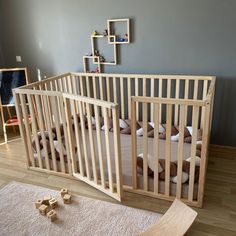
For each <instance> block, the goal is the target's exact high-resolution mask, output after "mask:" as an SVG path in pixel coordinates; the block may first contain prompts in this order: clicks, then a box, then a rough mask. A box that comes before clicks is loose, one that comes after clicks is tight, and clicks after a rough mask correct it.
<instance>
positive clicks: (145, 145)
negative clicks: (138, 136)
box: [143, 103, 148, 191]
mask: <svg viewBox="0 0 236 236" xmlns="http://www.w3.org/2000/svg"><path fill="white" fill-rule="evenodd" d="M147 125H148V120H147V103H143V188H144V190H145V191H148V140H147Z"/></svg>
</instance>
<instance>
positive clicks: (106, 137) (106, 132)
mask: <svg viewBox="0 0 236 236" xmlns="http://www.w3.org/2000/svg"><path fill="white" fill-rule="evenodd" d="M103 114H104V125H105V140H106V154H107V167H108V180H109V189H110V191H111V192H114V188H113V176H112V163H111V152H110V141H109V128H108V127H109V126H108V125H109V121H108V110H107V108H105V107H103Z"/></svg>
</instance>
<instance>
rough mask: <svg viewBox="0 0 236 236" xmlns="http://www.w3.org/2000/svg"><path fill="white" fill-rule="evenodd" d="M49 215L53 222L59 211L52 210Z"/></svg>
mask: <svg viewBox="0 0 236 236" xmlns="http://www.w3.org/2000/svg"><path fill="white" fill-rule="evenodd" d="M47 217H48V218H49V219H50V220H51V222H53V221H55V220H56V219H57V213H56V212H55V211H54V210H51V211H49V212H48V213H47Z"/></svg>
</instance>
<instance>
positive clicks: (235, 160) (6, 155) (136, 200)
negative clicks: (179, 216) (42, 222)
mask: <svg viewBox="0 0 236 236" xmlns="http://www.w3.org/2000/svg"><path fill="white" fill-rule="evenodd" d="M24 158H25V152H24V149H23V144H22V142H21V141H20V140H17V141H13V142H10V143H9V144H6V145H2V146H0V187H3V186H4V185H6V184H7V183H9V182H10V181H13V180H14V181H18V182H24V183H30V184H34V185H38V186H44V187H48V188H51V189H59V188H62V187H66V188H68V189H69V190H70V191H71V192H72V193H76V194H80V195H82V196H87V197H91V198H96V199H101V200H106V201H110V202H116V201H115V200H113V199H111V198H110V197H107V196H106V195H105V194H103V193H100V192H99V191H97V190H96V189H94V188H92V187H90V186H88V185H87V184H85V183H83V182H80V181H77V180H71V179H66V178H62V177H57V176H53V175H48V174H45V173H40V172H35V171H29V170H27V169H26V165H25V159H24ZM122 204H124V205H128V206H131V207H137V208H141V209H147V210H151V211H155V212H159V213H164V212H165V211H166V210H167V209H168V207H169V206H170V203H169V202H166V201H162V200H157V199H153V198H150V197H144V196H140V195H136V194H131V193H125V197H124V200H123V202H122ZM196 211H197V212H198V213H199V214H198V217H197V220H196V221H195V222H194V224H193V225H192V227H191V229H190V231H189V232H188V233H187V235H201V236H210V235H224V236H225V235H229V236H231V235H236V155H234V154H232V157H231V156H229V155H227V157H226V155H223V153H222V156H221V155H219V153H218V154H217V157H211V158H210V160H209V165H208V173H207V181H206V192H205V199H204V208H203V209H196Z"/></svg>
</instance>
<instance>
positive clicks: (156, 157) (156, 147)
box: [153, 104, 160, 193]
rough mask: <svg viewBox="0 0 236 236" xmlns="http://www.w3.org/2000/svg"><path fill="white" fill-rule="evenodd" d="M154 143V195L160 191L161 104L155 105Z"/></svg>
mask: <svg viewBox="0 0 236 236" xmlns="http://www.w3.org/2000/svg"><path fill="white" fill-rule="evenodd" d="M153 108H154V111H153V114H154V143H153V158H154V164H155V167H154V188H153V189H154V193H158V191H159V174H158V173H159V124H160V121H159V108H160V104H154V106H153Z"/></svg>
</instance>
